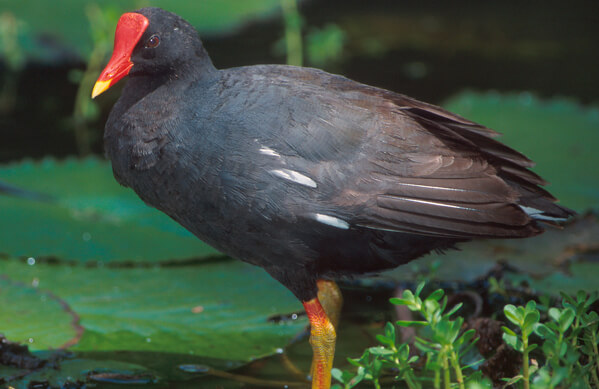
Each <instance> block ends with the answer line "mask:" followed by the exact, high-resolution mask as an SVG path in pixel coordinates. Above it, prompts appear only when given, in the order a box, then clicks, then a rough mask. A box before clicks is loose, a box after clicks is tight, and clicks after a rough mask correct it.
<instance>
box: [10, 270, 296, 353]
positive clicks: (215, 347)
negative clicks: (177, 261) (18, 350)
mask: <svg viewBox="0 0 599 389" xmlns="http://www.w3.org/2000/svg"><path fill="white" fill-rule="evenodd" d="M0 275H4V276H5V277H7V278H8V277H10V280H11V282H10V283H8V284H7V286H5V288H7V289H8V290H7V291H6V292H4V293H8V295H9V296H12V299H9V300H7V301H3V304H2V308H3V311H5V310H6V311H7V312H15V311H17V310H19V309H20V307H22V306H24V305H26V304H28V303H29V302H30V300H31V297H30V296H29V295H24V294H23V293H19V292H20V291H21V289H22V288H23V287H22V286H20V284H19V283H23V284H28V285H31V284H32V283H33V284H34V285H37V288H38V289H39V290H40V291H41V292H42V293H47V292H51V293H52V294H53V295H54V296H57V297H59V298H60V299H61V300H62V301H63V302H64V303H65V304H66V306H68V307H69V309H70V310H71V311H72V312H73V313H74V314H76V315H78V317H79V324H80V325H81V326H82V327H83V328H84V332H83V335H82V337H81V339H80V341H79V342H78V343H77V344H75V345H74V346H73V347H71V348H70V349H71V350H74V351H95V352H98V351H117V350H127V351H148V352H151V351H154V352H167V353H178V354H187V355H198V356H207V357H211V358H219V359H223V360H229V361H249V360H252V359H255V358H259V357H262V356H265V355H270V354H273V353H275V352H276V351H277V349H278V348H281V347H284V346H285V345H286V344H287V343H288V342H289V340H290V339H291V338H292V337H293V336H294V335H296V334H297V333H298V332H299V331H301V330H302V329H303V328H304V327H305V326H306V324H307V321H306V320H305V319H301V320H294V321H290V322H286V323H283V324H280V323H274V322H271V321H269V320H268V319H269V317H270V316H271V315H275V314H280V313H290V312H294V311H300V310H301V305H300V304H299V302H298V301H297V299H296V298H295V297H294V296H293V295H292V294H291V293H290V292H289V291H287V290H286V289H285V288H283V287H282V286H281V285H280V284H278V283H277V282H276V281H275V280H273V279H272V278H271V277H270V276H269V275H268V274H267V273H266V272H264V271H263V270H262V269H260V268H257V267H254V266H251V265H248V264H245V263H242V262H239V261H234V260H228V261H214V262H209V263H203V264H201V265H196V266H181V267H156V268H151V269H148V268H122V267H121V268H106V267H100V268H90V267H88V266H64V265H52V264H43V263H42V264H40V263H38V264H35V265H33V266H30V265H28V264H27V263H25V262H24V261H18V260H0ZM11 285H12V286H11ZM11 288H16V291H15V290H11ZM21 296H23V297H21ZM54 311H55V312H48V311H46V312H47V314H45V315H43V320H41V319H38V320H36V321H35V322H31V321H30V317H29V316H27V315H14V316H11V320H10V321H8V322H5V321H0V332H1V333H4V334H5V335H6V337H7V338H8V339H10V340H16V339H18V340H22V339H28V338H33V339H35V342H34V343H31V344H30V349H32V350H40V349H46V348H49V347H50V348H51V347H58V346H60V345H61V344H63V343H64V342H65V339H67V340H68V339H69V338H71V337H72V336H73V329H72V328H71V327H69V326H68V325H67V324H68V323H70V320H71V318H70V317H67V319H65V318H64V311H63V310H61V309H54ZM40 316H41V314H40ZM0 317H1V316H0ZM61 323H62V324H61ZM42 324H43V325H42ZM48 328H52V331H48Z"/></svg>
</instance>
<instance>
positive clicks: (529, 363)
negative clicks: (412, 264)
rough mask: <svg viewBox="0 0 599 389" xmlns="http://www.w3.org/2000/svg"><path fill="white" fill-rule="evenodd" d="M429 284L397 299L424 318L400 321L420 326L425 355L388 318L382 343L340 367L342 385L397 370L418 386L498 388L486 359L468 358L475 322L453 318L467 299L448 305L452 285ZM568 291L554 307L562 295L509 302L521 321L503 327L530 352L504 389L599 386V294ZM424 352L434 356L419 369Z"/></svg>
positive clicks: (399, 377) (512, 318)
mask: <svg viewBox="0 0 599 389" xmlns="http://www.w3.org/2000/svg"><path fill="white" fill-rule="evenodd" d="M497 285H499V284H497ZM423 288H424V282H422V283H420V284H419V285H418V287H417V288H416V290H415V292H411V291H410V290H406V291H404V292H403V294H402V297H401V298H393V299H391V302H392V303H393V304H396V305H403V306H406V307H407V308H408V309H410V310H411V311H413V312H418V313H419V314H420V316H421V317H422V320H410V321H406V320H400V321H398V322H397V325H398V326H400V327H412V328H415V329H418V336H416V338H415V342H414V345H415V346H416V347H417V348H418V350H420V351H421V353H422V354H421V355H415V354H413V353H411V352H410V346H409V345H408V344H401V343H400V342H398V339H397V338H398V337H397V335H396V327H395V325H393V324H392V323H387V325H386V326H385V333H384V335H377V340H378V341H379V342H380V344H381V345H379V346H375V347H370V348H368V349H367V350H366V351H364V353H363V354H362V356H361V357H360V358H357V359H349V362H350V363H351V364H352V365H354V366H356V367H357V371H356V372H355V373H352V372H350V371H347V370H346V371H341V370H339V369H333V374H332V375H333V378H334V379H336V380H337V381H338V382H340V384H336V385H335V386H334V388H337V389H341V388H344V389H349V388H353V387H355V386H357V385H358V384H360V383H361V382H366V381H371V382H372V383H373V385H374V387H375V388H380V387H381V383H383V382H385V381H386V380H388V378H387V377H385V375H390V374H392V376H393V380H394V381H403V382H405V384H406V385H407V387H408V388H410V389H415V388H422V387H430V386H431V384H432V386H433V387H434V388H435V389H437V388H439V389H440V388H444V389H448V388H460V389H461V388H468V389H479V388H489V389H490V388H491V387H492V384H491V381H490V380H489V379H488V378H486V377H483V374H482V372H481V371H480V370H476V366H477V365H478V364H479V362H482V361H477V362H475V363H470V364H468V363H467V362H466V355H467V353H468V351H469V350H470V349H471V348H472V346H473V345H474V344H475V342H476V339H474V336H475V332H474V330H473V329H470V330H466V331H464V330H463V324H464V319H463V318H462V317H457V318H455V319H452V316H453V315H454V314H455V313H456V312H457V311H458V310H459V309H460V307H461V304H458V305H456V306H454V307H453V308H451V309H449V310H448V311H447V312H446V311H445V310H446V308H447V297H446V296H445V292H444V291H443V290H441V289H438V290H435V291H434V292H432V293H431V294H430V295H428V297H426V298H425V299H422V298H421V297H420V294H421V293H422V290H423ZM561 295H562V300H561V306H552V305H556V304H555V300H552V299H550V298H549V297H548V296H541V297H540V298H539V300H540V301H542V304H541V305H537V303H536V302H535V301H529V302H528V303H527V304H526V305H524V306H514V305H511V304H508V305H506V306H505V307H504V309H503V312H504V314H505V316H506V317H507V319H508V320H509V322H510V323H512V324H513V325H514V326H515V327H516V328H515V329H511V328H508V327H506V326H503V327H502V330H503V340H504V341H505V343H506V344H507V345H508V346H510V347H512V348H513V349H515V350H516V351H518V352H519V353H521V354H522V372H521V374H518V375H516V376H514V377H507V378H505V379H504V381H505V384H504V386H503V388H508V387H509V388H526V389H528V388H532V389H545V388H559V389H565V388H581V389H582V388H585V389H591V388H599V315H598V314H597V312H595V311H593V310H592V309H591V308H592V306H593V304H594V303H595V302H596V301H597V300H599V293H597V292H594V293H592V294H590V295H589V294H587V293H586V292H584V291H579V292H578V293H577V294H576V296H569V295H566V294H564V293H562V294H561ZM552 301H553V303H552ZM539 346H540V347H539ZM533 354H534V358H532V357H531V355H533ZM422 356H424V357H425V358H426V360H425V363H424V368H423V369H422V370H419V368H420V366H421V365H422V363H418V362H419V360H420V358H421V357H422Z"/></svg>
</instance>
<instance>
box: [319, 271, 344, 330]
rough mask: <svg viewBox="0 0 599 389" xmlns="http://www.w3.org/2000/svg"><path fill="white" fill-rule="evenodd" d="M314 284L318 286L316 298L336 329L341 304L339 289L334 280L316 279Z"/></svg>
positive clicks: (341, 296)
mask: <svg viewBox="0 0 599 389" xmlns="http://www.w3.org/2000/svg"><path fill="white" fill-rule="evenodd" d="M316 285H317V286H318V300H319V301H320V304H322V307H323V308H324V311H325V312H326V314H327V316H328V317H329V320H330V321H331V323H333V327H335V330H336V329H337V325H338V324H339V316H340V315H341V308H342V306H343V295H342V294H341V290H340V289H339V287H338V286H337V284H336V283H335V282H334V281H329V280H318V281H317V282H316Z"/></svg>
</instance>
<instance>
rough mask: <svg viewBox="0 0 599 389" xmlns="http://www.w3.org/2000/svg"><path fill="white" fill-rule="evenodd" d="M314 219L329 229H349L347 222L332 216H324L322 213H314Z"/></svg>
mask: <svg viewBox="0 0 599 389" xmlns="http://www.w3.org/2000/svg"><path fill="white" fill-rule="evenodd" d="M314 218H315V219H316V221H318V222H320V223H323V224H327V225H329V226H331V227H336V228H341V229H342V230H348V229H349V223H348V222H346V221H345V220H341V219H339V218H336V217H334V216H329V215H324V214H322V213H315V214H314Z"/></svg>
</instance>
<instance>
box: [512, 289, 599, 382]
mask: <svg viewBox="0 0 599 389" xmlns="http://www.w3.org/2000/svg"><path fill="white" fill-rule="evenodd" d="M562 297H563V300H562V304H561V305H562V307H561V308H558V307H550V308H548V309H547V316H548V320H547V321H545V322H544V323H541V322H540V317H541V312H540V309H539V308H538V307H537V305H536V303H535V302H534V301H529V302H528V303H527V304H526V306H524V307H522V306H519V307H515V306H513V305H506V306H505V308H504V313H505V316H506V317H507V318H508V320H509V321H510V322H512V323H513V324H515V325H516V326H517V327H518V330H519V334H517V333H516V332H515V331H513V330H511V329H509V328H507V327H503V331H504V334H503V339H504V341H505V342H506V343H507V344H508V345H510V346H511V347H512V348H514V349H515V350H517V351H519V352H521V353H522V374H521V375H518V376H516V377H513V378H511V379H510V380H509V383H510V384H517V383H518V382H520V383H521V385H522V387H523V388H526V389H527V388H530V387H532V388H535V389H536V388H538V389H541V388H591V387H599V379H598V372H599V356H598V352H597V344H598V343H599V332H598V326H599V315H597V313H596V312H594V311H589V310H590V307H591V305H592V304H593V303H594V302H595V301H597V299H598V297H599V296H598V295H597V293H593V294H591V295H590V296H589V295H587V293H586V292H584V291H579V292H578V293H577V294H576V297H575V298H574V297H571V296H568V295H566V294H563V293H562ZM533 333H534V334H536V335H538V336H539V337H540V338H541V339H542V345H541V347H540V350H541V352H542V355H541V356H540V358H538V359H539V360H540V361H541V363H539V362H537V363H536V364H535V365H533V366H529V364H530V356H529V354H530V353H531V352H532V351H533V350H535V349H536V348H537V344H531V343H530V336H531V335H532V334H533Z"/></svg>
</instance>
